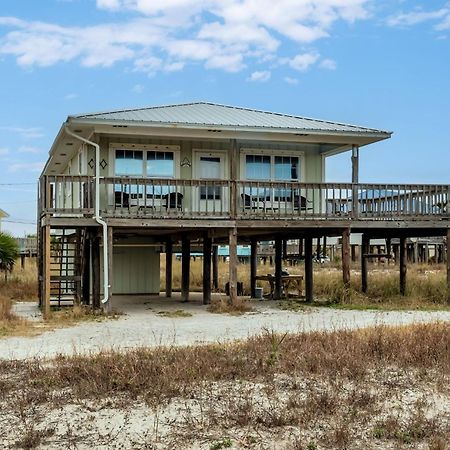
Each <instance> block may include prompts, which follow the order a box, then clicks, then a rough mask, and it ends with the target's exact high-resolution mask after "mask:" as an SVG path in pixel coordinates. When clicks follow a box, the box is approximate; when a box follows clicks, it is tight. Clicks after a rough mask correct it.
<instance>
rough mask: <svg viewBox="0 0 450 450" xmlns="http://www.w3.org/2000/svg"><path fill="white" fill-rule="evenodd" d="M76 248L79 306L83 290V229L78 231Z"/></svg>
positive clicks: (77, 297) (77, 300)
mask: <svg viewBox="0 0 450 450" xmlns="http://www.w3.org/2000/svg"><path fill="white" fill-rule="evenodd" d="M75 245H76V248H75V275H76V276H77V277H79V278H77V280H76V281H75V300H74V301H75V304H77V305H79V304H80V303H81V297H82V290H81V289H82V288H81V276H82V274H81V271H82V264H81V261H82V258H83V255H82V254H81V229H80V228H77V230H76V244H75Z"/></svg>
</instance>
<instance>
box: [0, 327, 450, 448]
mask: <svg viewBox="0 0 450 450" xmlns="http://www.w3.org/2000/svg"><path fill="white" fill-rule="evenodd" d="M449 348H450V324H437V323H436V324H428V325H416V326H408V327H397V328H387V327H377V328H371V329H365V330H360V331H336V332H328V333H325V332H316V333H309V334H295V335H283V336H280V335H276V334H274V333H272V332H269V331H267V332H266V333H264V334H263V335H261V336H259V337H255V338H251V339H249V340H246V341H243V342H240V343H233V344H227V345H205V346H197V347H195V346H192V347H185V348H155V349H138V350H132V351H129V352H127V353H118V352H105V353H100V354H97V355H92V356H74V357H65V356H61V357H59V358H56V359H54V360H51V361H48V362H43V361H39V360H34V361H26V362H0V372H1V373H2V374H3V375H2V377H1V378H0V385H1V386H0V387H1V389H0V407H2V411H3V413H4V417H5V421H6V422H5V424H6V423H7V424H8V426H6V427H4V428H3V430H2V431H0V439H1V438H2V436H1V433H3V439H4V441H5V442H10V441H7V439H10V440H12V441H14V440H15V442H17V441H19V440H20V441H22V442H23V440H25V439H26V438H30V439H31V438H36V436H38V440H39V442H40V443H41V444H44V443H45V444H46V445H48V446H49V448H69V447H70V448H75V447H76V445H74V444H73V442H75V443H78V444H80V443H83V445H84V446H86V447H89V446H95V445H105V446H106V447H108V442H111V441H110V439H111V437H112V436H113V437H114V436H116V438H117V439H118V440H117V442H116V441H112V442H113V443H114V445H110V446H109V447H108V448H119V447H120V446H122V447H121V448H152V449H157V448H158V449H159V448H202V449H203V448H204V449H208V448H226V447H227V446H229V443H231V444H232V445H234V446H236V447H237V448H255V449H256V448H258V449H260V448H280V449H286V450H287V449H307V448H308V449H313V448H317V449H324V448H326V449H346V448H383V449H394V448H395V449H402V448H419V449H420V448H423V449H429V450H441V449H445V448H446V447H445V445H444V444H445V443H446V442H449V439H450V418H449V415H448V410H449V409H448V408H449V407H450V389H449V387H448V386H449V381H450V375H449V374H450V352H449ZM19 379H20V380H21V382H20V383H17V380H19ZM62 414H66V416H63V417H71V418H72V419H73V420H75V421H76V422H77V423H80V421H81V422H82V423H83V426H82V427H80V428H79V429H78V430H74V429H64V428H61V426H59V427H56V426H55V428H52V427H53V426H54V422H51V420H50V418H51V417H53V418H57V422H58V423H59V425H61V422H63V423H64V420H61V419H60V418H61V415H62ZM108 414H110V415H111V416H108ZM133 414H135V415H134V416H133ZM141 415H147V416H148V417H150V418H151V420H150V421H147V422H146V425H140V428H139V433H138V435H139V442H138V443H136V441H133V442H134V444H133V445H131V442H132V438H133V439H136V433H134V434H133V432H132V431H129V430H130V429H131V430H133V427H132V425H130V424H132V423H133V421H134V420H137V417H136V416H138V417H140V416H141ZM106 416H107V417H116V418H117V417H119V416H120V417H122V419H121V420H120V421H119V423H117V420H116V422H115V423H116V427H115V428H114V429H112V431H110V433H104V432H103V434H102V432H100V431H97V432H94V431H92V430H93V429H94V428H95V427H96V426H99V427H100V428H99V430H100V429H102V427H101V426H100V425H98V421H101V420H104V419H102V417H103V418H104V417H106ZM55 420H56V419H55ZM72 423H73V422H72ZM139 423H140V422H139ZM30 424H32V426H31V425H30ZM102 426H103V425H102ZM69 431H70V432H69ZM11 433H13V435H12V437H11ZM119 434H120V438H119ZM69 439H72V440H73V441H71V442H72V443H71V445H68V443H69ZM123 439H125V442H124V441H123ZM116 445H117V446H116Z"/></svg>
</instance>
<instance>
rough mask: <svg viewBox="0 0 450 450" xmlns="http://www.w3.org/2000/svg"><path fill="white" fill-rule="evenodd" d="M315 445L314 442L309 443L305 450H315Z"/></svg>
mask: <svg viewBox="0 0 450 450" xmlns="http://www.w3.org/2000/svg"><path fill="white" fill-rule="evenodd" d="M317 449H318V447H317V444H316V443H315V442H309V443H308V445H307V446H306V450H317Z"/></svg>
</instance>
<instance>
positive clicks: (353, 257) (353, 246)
mask: <svg viewBox="0 0 450 450" xmlns="http://www.w3.org/2000/svg"><path fill="white" fill-rule="evenodd" d="M350 251H351V254H352V262H355V261H356V245H354V244H352V245H350Z"/></svg>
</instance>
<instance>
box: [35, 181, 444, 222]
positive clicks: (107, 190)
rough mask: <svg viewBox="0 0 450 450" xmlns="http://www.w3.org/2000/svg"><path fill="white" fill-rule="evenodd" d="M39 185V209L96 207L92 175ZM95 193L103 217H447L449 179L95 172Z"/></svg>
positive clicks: (73, 211) (86, 212) (59, 211)
mask: <svg viewBox="0 0 450 450" xmlns="http://www.w3.org/2000/svg"><path fill="white" fill-rule="evenodd" d="M39 191H40V192H39V209H40V212H41V213H47V214H51V215H65V216H70V215H74V216H92V215H93V213H94V198H95V184H94V178H93V177H90V176H75V175H57V176H44V177H43V178H42V179H41V181H40V188H39ZM99 196H100V208H101V214H102V216H104V217H151V218H166V217H183V218H194V219H195V218H199V219H200V218H207V217H215V218H234V217H235V218H238V219H254V220H256V219H264V218H266V219H267V218H271V219H277V218H278V219H291V220H298V219H333V220H340V219H347V220H358V219H360V220H402V219H408V220H411V219H416V218H417V219H422V220H426V219H433V218H434V219H436V218H449V217H450V202H449V201H450V185H398V184H396V185H394V184H351V183H297V182H270V181H237V182H232V181H228V180H180V179H166V178H158V179H150V178H133V177H107V178H101V179H100V190H99ZM234 199H235V200H234ZM232 202H234V204H231V203H232Z"/></svg>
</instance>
